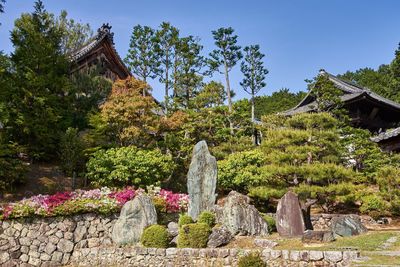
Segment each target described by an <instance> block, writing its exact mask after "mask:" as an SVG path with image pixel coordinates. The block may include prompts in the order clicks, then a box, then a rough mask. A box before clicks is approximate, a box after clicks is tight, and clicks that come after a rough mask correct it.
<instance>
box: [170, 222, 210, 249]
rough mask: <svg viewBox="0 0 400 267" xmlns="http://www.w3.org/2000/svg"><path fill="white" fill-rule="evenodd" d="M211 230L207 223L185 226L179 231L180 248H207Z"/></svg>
mask: <svg viewBox="0 0 400 267" xmlns="http://www.w3.org/2000/svg"><path fill="white" fill-rule="evenodd" d="M210 234H211V228H210V226H208V225H207V224H205V223H190V224H184V225H183V226H182V227H180V229H179V235H178V248H205V247H207V241H208V237H209V235H210Z"/></svg>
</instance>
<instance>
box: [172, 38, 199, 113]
mask: <svg viewBox="0 0 400 267" xmlns="http://www.w3.org/2000/svg"><path fill="white" fill-rule="evenodd" d="M176 47H177V49H176V55H175V57H176V59H177V60H176V66H175V70H174V83H176V86H175V92H174V97H175V99H176V100H177V102H178V105H181V106H183V107H184V108H186V109H188V108H190V107H191V105H190V102H191V100H192V99H193V98H194V96H195V94H196V92H197V89H198V88H199V87H200V85H201V82H202V77H201V76H200V75H199V74H200V71H201V69H202V67H203V65H204V58H203V57H202V56H201V55H200V52H201V50H202V49H203V46H202V45H200V44H199V39H198V38H195V37H193V36H188V37H184V38H180V39H179V42H178V43H177V45H176Z"/></svg>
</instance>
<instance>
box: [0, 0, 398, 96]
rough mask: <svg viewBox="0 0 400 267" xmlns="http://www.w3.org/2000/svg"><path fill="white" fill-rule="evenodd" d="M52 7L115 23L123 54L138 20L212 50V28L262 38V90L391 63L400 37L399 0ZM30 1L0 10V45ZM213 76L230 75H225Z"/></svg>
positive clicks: (74, 1) (234, 80)
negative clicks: (172, 29)
mask: <svg viewBox="0 0 400 267" xmlns="http://www.w3.org/2000/svg"><path fill="white" fill-rule="evenodd" d="M44 4H45V6H46V9H47V10H48V11H51V12H54V13H56V14H59V12H60V10H62V9H65V10H67V11H68V14H69V16H70V17H71V18H74V19H76V20H78V21H81V22H88V23H90V25H91V26H92V28H93V29H97V28H98V27H99V26H100V25H101V24H102V23H103V22H109V23H110V24H111V25H112V26H113V29H112V30H113V31H114V33H115V43H116V48H117V50H118V52H119V53H120V55H121V56H122V57H125V55H126V52H127V50H128V45H129V37H130V34H131V30H132V27H133V26H134V25H136V24H142V25H149V26H152V27H157V26H158V25H159V24H160V23H161V22H162V21H169V22H171V23H172V24H173V25H174V26H176V27H178V28H179V29H180V31H181V35H189V34H191V35H195V36H198V37H200V38H201V42H202V44H203V45H204V51H203V53H204V54H205V55H206V54H208V52H209V51H211V50H212V49H213V48H214V45H213V39H212V35H211V31H212V30H214V29H217V28H219V27H227V26H231V27H233V28H234V29H235V30H236V33H237V34H238V36H239V39H238V40H239V44H240V45H242V46H245V45H249V44H259V45H260V46H261V49H262V52H263V53H264V54H266V57H265V65H266V67H267V68H268V70H269V74H268V75H267V79H266V82H267V86H266V88H264V89H263V90H262V91H261V92H260V94H261V95H262V94H271V93H272V92H273V91H276V90H279V89H280V88H282V87H287V88H289V89H290V90H292V91H299V90H306V83H305V82H304V79H309V78H312V77H314V76H315V75H316V74H317V72H318V70H319V69H321V68H324V69H326V70H327V71H329V72H331V73H334V74H337V73H343V72H345V71H347V70H356V69H358V68H361V67H373V68H376V67H377V66H379V65H380V64H382V63H388V62H390V61H391V60H392V59H393V57H394V50H395V49H396V48H397V44H398V43H399V42H400V15H399V14H400V13H399V11H400V1H397V0H384V1H371V0H331V1H321V0H303V1H300V0H291V1H289V0H287V1H261V0H260V1H253V0H247V1H237V0H231V1H228V0H218V1H215V0H202V1H190V0H186V1H183V0H170V1H165V0H152V1H149V0H141V1H133V0H131V1H128V0H124V1H118V0H114V1H103V0H96V1H94V0H93V1H88V0H85V1H83V0H65V1H59V0H57V1H55V0H53V1H50V0H44ZM32 6H33V1H31V0H7V2H6V6H5V13H4V14H2V15H0V22H1V23H2V25H1V26H0V40H1V42H0V50H4V51H6V52H11V51H12V45H11V43H10V41H9V32H10V30H11V29H12V28H13V23H14V20H15V19H16V18H18V17H19V15H20V14H21V13H22V12H30V11H31V10H32ZM213 79H215V80H218V81H222V82H223V81H224V79H223V77H222V76H219V75H216V76H215V77H213ZM241 79H242V75H241V73H240V70H239V66H237V67H235V69H234V70H233V71H232V73H231V84H232V87H233V89H234V90H235V91H236V93H237V96H236V99H239V98H243V97H247V95H246V93H245V92H243V90H242V89H241V88H240V85H239V82H240V80H241ZM151 84H152V86H153V90H154V95H155V96H156V97H157V98H159V99H161V98H162V92H163V91H162V87H161V86H160V85H159V84H158V83H157V82H151Z"/></svg>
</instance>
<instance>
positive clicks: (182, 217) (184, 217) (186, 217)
mask: <svg viewBox="0 0 400 267" xmlns="http://www.w3.org/2000/svg"><path fill="white" fill-rule="evenodd" d="M189 223H194V221H193V219H192V217H190V216H189V215H187V214H181V215H179V221H178V226H179V228H180V227H182V226H183V225H185V224H189Z"/></svg>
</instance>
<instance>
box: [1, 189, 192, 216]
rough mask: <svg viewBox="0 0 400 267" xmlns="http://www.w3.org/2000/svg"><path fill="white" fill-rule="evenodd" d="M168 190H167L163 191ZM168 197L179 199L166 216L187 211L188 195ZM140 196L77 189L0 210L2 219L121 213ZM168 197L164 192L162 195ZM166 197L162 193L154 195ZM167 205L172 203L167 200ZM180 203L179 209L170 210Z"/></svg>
mask: <svg viewBox="0 0 400 267" xmlns="http://www.w3.org/2000/svg"><path fill="white" fill-rule="evenodd" d="M164 191H165V190H164ZM167 192H168V194H169V195H171V196H174V198H177V199H179V200H178V201H175V200H172V201H171V202H172V203H171V204H172V205H171V206H170V205H167V208H166V210H165V211H163V212H164V213H175V212H177V210H179V211H185V210H186V209H187V204H188V196H187V195H185V194H179V193H177V194H175V193H172V192H170V191H167ZM139 194H145V193H144V190H143V189H140V188H139V189H134V188H132V187H126V188H123V189H120V190H118V189H113V190H112V189H110V188H107V187H102V188H100V189H92V190H76V191H73V192H58V193H56V194H54V195H36V196H33V197H30V198H26V199H23V200H21V201H19V202H16V203H9V204H7V205H5V206H4V207H3V208H1V209H0V218H2V219H11V218H22V217H33V216H44V217H51V216H58V215H61V216H68V215H73V214H80V213H88V212H97V213H102V214H110V213H113V212H117V211H119V210H120V209H121V208H122V206H123V205H124V204H125V203H126V202H128V201H129V200H132V199H133V198H134V197H135V196H137V195H139ZM163 194H164V195H165V193H163ZM155 197H159V198H163V196H161V195H160V193H155V194H153V199H154V198H155ZM170 199H172V198H170ZM166 201H167V203H168V202H169V201H170V200H169V199H168V200H166ZM176 202H177V203H179V208H170V207H174V205H176Z"/></svg>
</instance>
